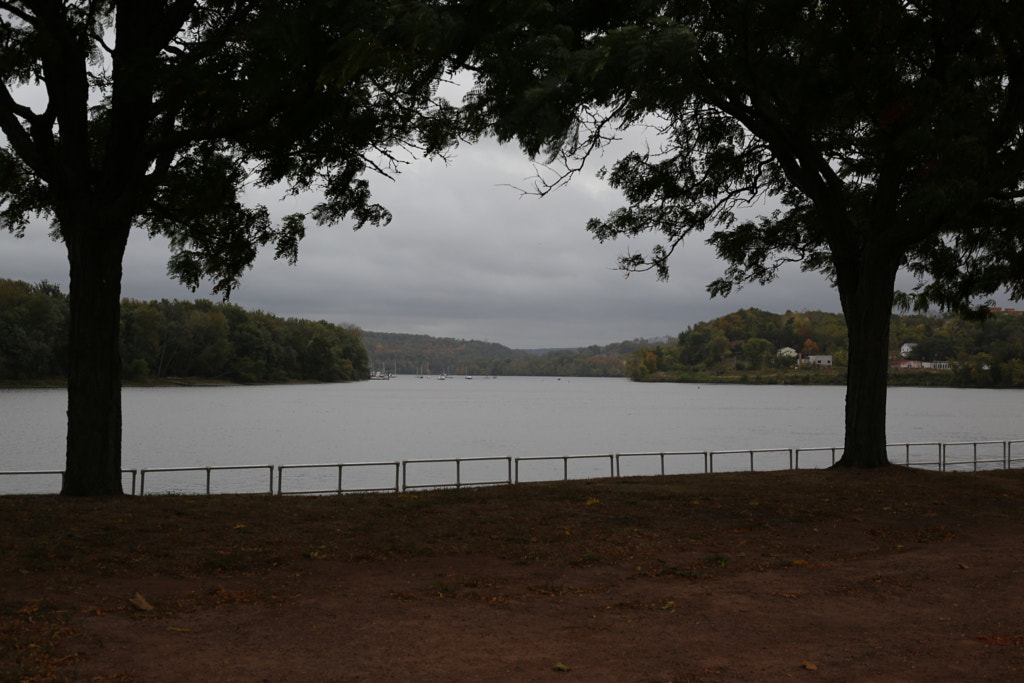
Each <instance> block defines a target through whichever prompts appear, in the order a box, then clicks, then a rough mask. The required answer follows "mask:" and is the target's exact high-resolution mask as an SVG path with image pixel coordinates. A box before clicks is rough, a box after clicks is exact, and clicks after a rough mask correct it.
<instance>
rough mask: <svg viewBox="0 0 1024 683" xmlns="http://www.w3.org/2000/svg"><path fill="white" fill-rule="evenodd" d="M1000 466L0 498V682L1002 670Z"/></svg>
mask: <svg viewBox="0 0 1024 683" xmlns="http://www.w3.org/2000/svg"><path fill="white" fill-rule="evenodd" d="M1022 504H1024V472H998V473H984V474H946V473H943V474H940V473H936V472H924V471H915V470H907V469H904V468H901V467H890V468H885V469H883V470H878V471H871V472H856V471H799V472H777V473H756V474H713V475H689V476H680V477H667V478H636V479H622V480H600V481H589V482H562V483H555V484H529V485H517V486H511V487H495V488H487V489H472V490H461V491H436V492H426V493H419V494H416V495H411V494H400V495H395V494H386V495H360V496H354V495H352V496H341V497H315V498H313V497H305V498H287V497H272V496H213V497H201V496H200V497H184V496H153V497H148V496H147V497H144V498H130V497H125V498H121V499H104V500H65V499H61V498H58V497H49V496H33V497H17V496H13V497H2V498H0V577H2V579H0V582H2V583H0V680H4V681H7V680H20V681H32V680H82V681H92V680H98V681H106V680H115V681H122V680H123V681H197V680H216V681H391V680H393V681H588V682H591V681H758V682H760V681H781V680H797V681H819V680H821V681H984V680H991V681H1011V680H1024V507H1022Z"/></svg>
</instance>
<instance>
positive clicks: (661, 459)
mask: <svg viewBox="0 0 1024 683" xmlns="http://www.w3.org/2000/svg"><path fill="white" fill-rule="evenodd" d="M697 455H699V456H700V457H701V461H702V462H703V464H704V472H705V473H707V471H708V452H707V451H656V452H650V453H616V454H615V476H616V477H622V476H627V477H628V476H643V475H628V474H627V475H623V474H622V460H623V459H624V458H626V459H640V458H646V459H651V458H654V457H657V458H658V474H659V475H661V476H665V474H666V470H665V458H666V457H676V456H697ZM680 474H682V473H680Z"/></svg>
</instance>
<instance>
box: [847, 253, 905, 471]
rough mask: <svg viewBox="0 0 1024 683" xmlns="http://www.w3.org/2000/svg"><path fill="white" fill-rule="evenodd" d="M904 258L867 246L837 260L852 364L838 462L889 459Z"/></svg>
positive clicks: (868, 463)
mask: <svg viewBox="0 0 1024 683" xmlns="http://www.w3.org/2000/svg"><path fill="white" fill-rule="evenodd" d="M897 269H898V262H896V261H895V259H893V258H892V257H891V256H890V255H886V254H882V253H879V254H871V253H870V252H866V253H865V252H862V253H861V255H860V256H859V258H855V259H850V261H848V262H846V263H842V264H837V269H836V276H837V277H836V282H837V285H838V288H839V297H840V299H841V300H842V304H843V313H844V315H845V316H846V327H847V334H848V337H849V345H850V348H849V365H848V368H847V376H846V436H845V439H844V444H843V446H844V448H843V456H842V457H841V458H840V459H839V461H838V462H837V463H836V466H837V467H860V468H869V467H882V466H884V465H888V464H889V456H888V452H887V450H886V446H885V444H886V438H885V410H886V405H885V401H886V390H887V388H888V374H889V325H890V321H891V318H892V303H893V292H894V290H895V283H896V271H897Z"/></svg>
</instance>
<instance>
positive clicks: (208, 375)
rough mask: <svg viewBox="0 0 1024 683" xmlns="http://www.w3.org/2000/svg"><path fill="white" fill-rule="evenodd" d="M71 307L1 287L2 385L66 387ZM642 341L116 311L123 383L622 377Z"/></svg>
mask: <svg viewBox="0 0 1024 683" xmlns="http://www.w3.org/2000/svg"><path fill="white" fill-rule="evenodd" d="M67 324H68V298H67V295H66V294H64V293H63V292H61V290H60V288H59V287H57V286H56V285H53V284H50V283H47V282H41V283H39V284H29V283H27V282H21V281H16V280H5V279H0V380H6V381H20V382H27V381H39V380H53V381H63V379H64V378H65V377H66V375H67V368H68V363H67V353H68V348H67V341H66V340H67ZM645 344H649V342H647V341H645V340H640V339H637V340H633V341H623V342H619V343H616V344H610V345H607V346H596V345H595V346H588V347H586V348H579V349H554V350H546V351H543V352H532V351H526V350H516V349H510V348H508V347H506V346H502V345H501V344H494V343H489V342H482V341H471V340H470V341H467V340H464V339H451V338H437V337H430V336H426V335H416V334H398V333H383V332H364V331H363V330H360V329H359V328H357V327H355V326H352V325H335V324H332V323H328V322H324V321H318V322H314V321H311V320H302V319H298V318H288V319H283V318H280V317H277V316H275V315H271V314H269V313H264V312H262V311H247V310H245V309H243V308H241V307H239V306H236V305H234V304H228V303H212V302H210V301H206V300H198V301H168V300H166V299H163V300H160V301H137V300H134V299H125V300H123V301H122V302H121V359H122V376H123V377H124V379H126V380H129V381H136V382H145V381H150V380H160V379H166V378H203V379H220V380H229V381H233V382H240V383H256V382H285V381H293V380H298V381H322V382H337V381H352V380H361V379H367V378H369V376H370V371H371V369H376V370H380V371H386V372H388V373H396V372H397V373H399V374H440V373H442V372H447V373H452V374H470V375H549V376H558V375H562V376H574V377H623V376H625V368H626V359H627V358H628V357H629V355H630V354H631V353H632V352H633V351H635V350H636V349H638V348H640V347H642V346H644V345H645Z"/></svg>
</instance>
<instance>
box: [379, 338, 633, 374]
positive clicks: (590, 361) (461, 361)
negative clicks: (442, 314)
mask: <svg viewBox="0 0 1024 683" xmlns="http://www.w3.org/2000/svg"><path fill="white" fill-rule="evenodd" d="M649 343H650V342H648V341H646V340H642V339H635V340H633V341H623V342H619V343H616V344H609V345H607V346H597V345H594V346H588V347H585V348H575V349H530V350H524V349H510V348H509V347H507V346H503V345H502V344H495V343H493V342H482V341H473V340H465V339H452V338H449V337H430V336H427V335H422V334H401V333H393V332H366V331H364V332H363V344H364V346H365V347H366V353H367V354H368V356H369V359H370V364H371V365H372V366H373V367H374V368H375V369H385V370H387V371H388V372H397V373H398V374H402V375H406V374H433V375H437V374H441V373H442V372H447V373H450V374H458V375H467V374H468V375H531V376H536V375H541V376H567V377H624V376H625V368H626V359H627V358H628V357H629V355H630V354H631V353H633V351H635V350H636V349H638V348H640V347H642V346H645V345H647V344H649Z"/></svg>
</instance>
